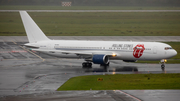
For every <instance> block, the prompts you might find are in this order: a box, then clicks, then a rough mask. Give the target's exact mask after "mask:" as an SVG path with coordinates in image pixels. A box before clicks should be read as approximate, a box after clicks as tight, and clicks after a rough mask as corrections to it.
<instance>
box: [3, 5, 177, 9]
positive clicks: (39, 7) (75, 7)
mask: <svg viewBox="0 0 180 101" xmlns="http://www.w3.org/2000/svg"><path fill="white" fill-rule="evenodd" d="M0 10H180V7H178V6H176V7H170V6H161V7H159V6H157V7H155V6H153V7H151V6H149V7H148V6H71V7H62V6H40V5H39V6H38V5H36V6H32V5H29V6H28V5H27V6H22V5H17V6H15V5H1V6H0Z"/></svg>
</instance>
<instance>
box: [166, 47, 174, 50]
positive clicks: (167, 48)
mask: <svg viewBox="0 0 180 101" xmlns="http://www.w3.org/2000/svg"><path fill="white" fill-rule="evenodd" d="M164 49H165V50H169V49H173V48H172V47H165V48H164Z"/></svg>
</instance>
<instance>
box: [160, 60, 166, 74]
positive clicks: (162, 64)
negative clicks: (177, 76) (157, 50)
mask: <svg viewBox="0 0 180 101" xmlns="http://www.w3.org/2000/svg"><path fill="white" fill-rule="evenodd" d="M165 62H167V60H166V59H162V60H161V69H162V71H164V70H165Z"/></svg>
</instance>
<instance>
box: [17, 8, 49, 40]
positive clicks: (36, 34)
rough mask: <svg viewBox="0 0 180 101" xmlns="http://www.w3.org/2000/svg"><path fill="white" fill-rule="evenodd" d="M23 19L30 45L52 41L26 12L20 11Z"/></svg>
mask: <svg viewBox="0 0 180 101" xmlns="http://www.w3.org/2000/svg"><path fill="white" fill-rule="evenodd" d="M19 13H20V15H21V19H22V22H23V25H24V28H25V31H26V34H27V37H28V40H29V42H30V43H34V42H38V41H45V40H50V39H49V38H47V37H46V35H45V34H44V33H43V32H42V30H41V29H40V28H39V27H38V25H37V24H36V23H35V22H34V21H33V19H32V18H31V17H30V16H29V14H28V13H27V12H26V11H19Z"/></svg>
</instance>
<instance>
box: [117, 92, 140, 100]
mask: <svg viewBox="0 0 180 101" xmlns="http://www.w3.org/2000/svg"><path fill="white" fill-rule="evenodd" d="M114 91H118V92H121V93H123V94H125V95H127V96H129V97H131V98H133V99H135V100H137V101H142V100H140V99H139V98H137V97H135V96H132V95H130V94H128V93H125V92H123V91H121V90H114Z"/></svg>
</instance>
